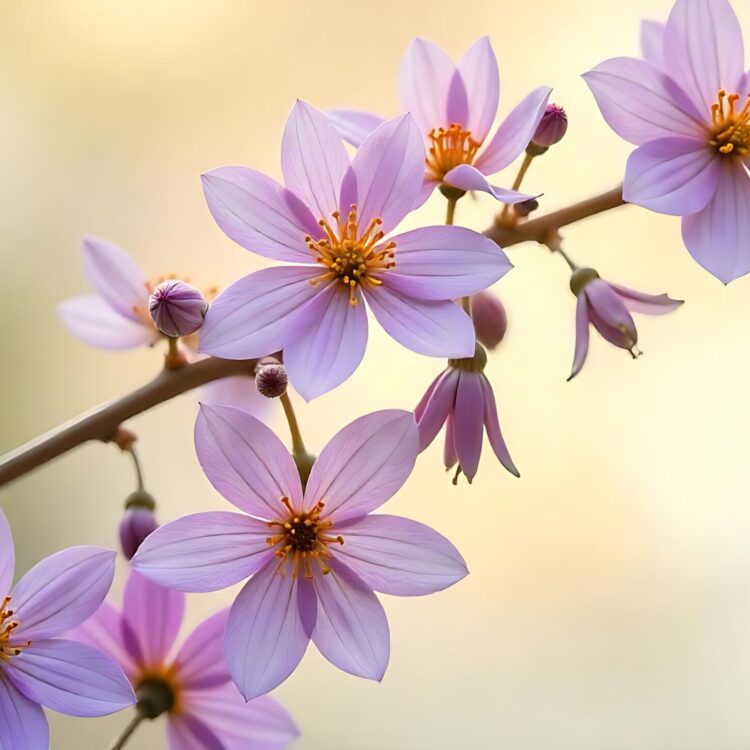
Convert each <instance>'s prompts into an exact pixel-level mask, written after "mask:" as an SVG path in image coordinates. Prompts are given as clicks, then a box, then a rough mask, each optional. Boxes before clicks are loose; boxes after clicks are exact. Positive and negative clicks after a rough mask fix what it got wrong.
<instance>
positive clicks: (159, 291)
mask: <svg viewBox="0 0 750 750" xmlns="http://www.w3.org/2000/svg"><path fill="white" fill-rule="evenodd" d="M148 309H149V311H150V313H151V317H152V318H153V320H154V323H155V325H156V327H157V328H158V329H159V330H160V331H161V332H162V333H163V334H165V335H166V336H171V337H173V338H175V337H177V336H187V335H188V334H191V333H194V332H195V331H197V330H198V329H199V328H200V327H201V326H202V325H203V317H204V316H205V314H206V310H207V309H208V303H207V302H206V300H205V298H204V297H203V295H202V294H201V293H200V292H199V291H198V290H197V289H196V288H195V287H194V286H190V284H186V283H185V282H184V281H179V280H170V281H162V283H161V284H159V286H157V287H156V289H154V292H153V294H152V295H151V297H150V299H149V302H148Z"/></svg>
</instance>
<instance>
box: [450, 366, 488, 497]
mask: <svg viewBox="0 0 750 750" xmlns="http://www.w3.org/2000/svg"><path fill="white" fill-rule="evenodd" d="M483 425H484V398H483V394H482V374H481V373H477V372H467V371H465V370H461V371H459V378H458V387H457V388H456V406H455V409H454V411H453V429H454V430H455V432H454V433H453V434H454V441H455V445H456V452H457V454H458V462H459V464H461V471H463V473H464V474H465V475H466V478H467V479H468V480H469V483H471V482H472V480H473V479H474V477H475V475H476V473H477V469H478V468H479V457H480V456H481V455H482V438H483V437H484V427H483Z"/></svg>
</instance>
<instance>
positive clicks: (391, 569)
mask: <svg viewBox="0 0 750 750" xmlns="http://www.w3.org/2000/svg"><path fill="white" fill-rule="evenodd" d="M335 530H336V532H337V533H340V534H341V535H342V536H343V537H344V544H343V545H341V547H337V548H336V550H335V555H336V558H337V559H339V560H341V561H342V562H343V563H344V564H345V565H346V566H347V568H349V569H350V570H353V571H354V572H355V573H356V574H357V576H358V577H359V578H360V580H361V581H362V582H363V583H364V584H365V585H366V586H367V588H371V589H374V590H375V591H381V592H382V593H384V594H393V595H395V596H421V595H423V594H432V593H434V592H436V591H442V590H443V589H446V588H448V586H452V585H453V584H454V583H456V582H457V581H460V580H461V579H462V578H463V577H464V576H465V575H466V574H467V573H468V572H469V571H468V570H467V568H466V563H465V562H464V559H463V558H462V557H461V555H460V554H459V552H458V550H457V549H456V548H455V547H454V546H453V545H452V544H451V543H450V542H449V541H448V540H447V539H446V538H445V537H444V536H442V535H441V534H438V533H437V531H434V530H433V529H431V528H430V527H429V526H425V525H424V524H421V523H417V522H416V521H411V520H409V519H406V518H399V517H398V516H387V515H374V516H365V517H364V518H361V519H359V520H358V521H354V522H353V523H351V524H348V525H345V526H336V527H335Z"/></svg>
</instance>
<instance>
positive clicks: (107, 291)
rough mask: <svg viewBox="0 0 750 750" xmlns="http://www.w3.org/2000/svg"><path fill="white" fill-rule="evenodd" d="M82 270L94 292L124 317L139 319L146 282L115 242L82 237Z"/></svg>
mask: <svg viewBox="0 0 750 750" xmlns="http://www.w3.org/2000/svg"><path fill="white" fill-rule="evenodd" d="M83 270H84V271H85V273H86V278H88V280H89V283H90V284H91V286H92V287H94V289H95V290H96V292H97V294H98V295H99V296H100V297H101V298H102V299H103V300H104V301H105V302H106V303H107V304H108V305H109V306H110V307H111V308H112V309H113V310H116V311H117V312H118V313H120V315H122V316H123V317H124V318H129V319H130V320H133V321H135V322H138V321H139V320H140V318H139V316H138V313H136V310H139V309H140V310H143V311H146V310H147V309H148V295H149V292H148V286H147V284H146V279H145V278H144V276H143V274H142V273H141V269H140V268H138V266H137V265H136V264H135V261H134V260H133V259H132V258H131V257H130V256H129V255H128V254H127V253H126V252H125V251H124V250H121V249H120V248H119V247H117V245H114V244H113V243H111V242H108V241H107V240H103V239H101V238H99V237H85V238H84V240H83Z"/></svg>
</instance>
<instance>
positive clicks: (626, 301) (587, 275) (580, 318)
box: [568, 268, 682, 380]
mask: <svg viewBox="0 0 750 750" xmlns="http://www.w3.org/2000/svg"><path fill="white" fill-rule="evenodd" d="M570 290H571V291H572V292H573V294H575V295H576V297H577V298H578V304H577V307H576V348H575V355H574V357H573V369H572V371H571V373H570V376H569V377H568V380H572V379H573V378H574V377H575V376H576V375H577V374H578V373H579V372H580V371H581V368H582V367H583V363H584V362H585V361H586V355H587V354H588V351H589V323H591V324H593V326H594V328H596V330H597V331H599V333H600V334H601V335H602V337H603V338H605V339H606V340H607V341H609V342H610V343H611V344H614V345H615V346H619V347H620V348H621V349H625V350H626V351H629V352H630V354H631V356H632V357H633V358H634V359H635V358H636V357H637V356H638V354H639V353H640V352H638V350H637V349H636V348H635V347H636V344H637V343H638V331H637V330H636V327H635V323H634V322H633V318H632V317H631V315H630V313H631V312H637V313H643V314H644V315H665V314H666V313H668V312H672V310H676V309H677V308H678V307H679V306H680V305H681V304H682V300H674V299H671V298H670V297H668V296H667V295H666V294H643V292H636V291H634V290H633V289H628V288H627V287H624V286H620V285H619V284H611V283H610V282H608V281H604V280H603V279H602V278H600V277H599V274H598V273H597V272H596V271H595V270H594V269H593V268H578V269H576V270H575V271H574V272H573V275H572V276H571V278H570Z"/></svg>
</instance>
